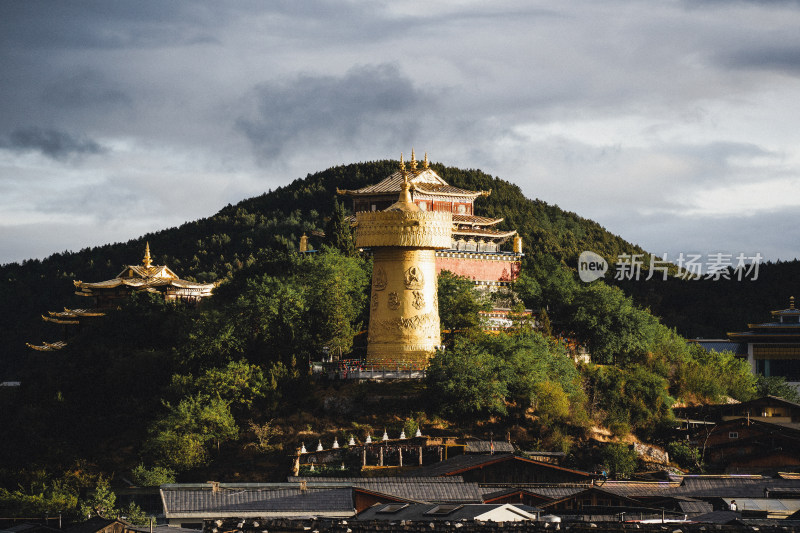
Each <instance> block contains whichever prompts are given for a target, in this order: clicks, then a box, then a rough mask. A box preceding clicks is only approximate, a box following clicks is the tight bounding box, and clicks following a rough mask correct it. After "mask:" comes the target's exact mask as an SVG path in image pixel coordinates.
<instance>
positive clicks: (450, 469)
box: [408, 453, 591, 479]
mask: <svg viewBox="0 0 800 533" xmlns="http://www.w3.org/2000/svg"><path fill="white" fill-rule="evenodd" d="M502 461H521V462H523V463H528V464H531V465H536V466H540V467H542V468H546V469H552V470H560V471H564V472H570V473H574V474H580V475H582V476H586V479H589V478H590V477H591V474H589V473H588V472H581V471H580V470H572V469H569V468H564V467H561V466H557V465H554V464H550V463H543V462H541V461H535V460H533V459H526V458H524V457H519V456H516V455H513V454H510V453H495V454H493V455H473V454H469V455H457V456H456V457H452V458H450V459H445V460H444V461H440V462H438V463H434V464H431V465H428V466H423V467H421V468H416V469H414V470H413V471H410V472H409V473H408V475H409V476H446V475H451V474H460V473H461V472H464V471H467V470H472V469H474V468H479V467H482V466H484V465H490V464H493V463H498V462H502Z"/></svg>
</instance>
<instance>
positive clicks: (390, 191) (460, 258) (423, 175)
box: [336, 150, 523, 288]
mask: <svg viewBox="0 0 800 533" xmlns="http://www.w3.org/2000/svg"><path fill="white" fill-rule="evenodd" d="M409 163H410V165H409V169H407V170H406V169H405V167H404V166H403V168H401V169H400V170H398V171H397V172H395V173H394V174H392V175H391V176H389V177H387V178H386V179H384V180H383V181H381V182H380V183H377V184H374V185H368V186H366V187H362V188H360V189H355V190H342V189H337V191H336V192H337V193H339V194H342V195H346V196H350V197H351V198H352V199H353V212H354V213H363V212H379V211H382V210H384V209H387V208H388V207H389V206H391V205H392V204H394V203H395V202H396V201H397V198H398V195H399V194H400V192H401V188H402V184H403V182H404V180H407V181H408V184H409V192H410V198H411V202H412V203H414V205H415V206H416V207H417V208H419V210H420V211H423V212H424V211H431V212H438V213H449V214H450V215H451V216H452V231H451V238H450V242H449V243H447V244H446V245H445V246H442V247H441V248H439V249H437V250H436V271H437V273H438V272H441V271H442V270H449V271H450V272H452V273H454V274H456V275H459V276H465V277H467V278H469V279H471V280H473V281H474V282H475V284H476V285H484V286H489V288H493V287H497V286H504V285H509V284H510V283H511V282H513V281H514V280H515V279H516V278H517V276H519V270H520V261H521V259H522V255H523V254H522V239H521V238H520V237H519V236H518V235H517V232H516V231H515V230H499V229H496V228H495V227H496V226H497V225H498V224H499V223H501V222H502V221H503V219H502V218H488V217H481V216H477V215H476V214H475V200H476V199H478V198H481V197H485V196H489V195H490V194H491V192H492V191H491V190H489V191H470V190H466V189H460V188H458V187H454V186H452V185H449V184H448V183H447V182H446V181H445V180H443V179H442V178H441V177H440V176H439V175H438V174H436V172H435V171H434V170H433V169H432V168H430V164H429V162H428V155H427V154H425V159H424V161H423V162H422V164H421V166H420V165H419V164H418V163H417V161H416V159H415V156H414V151H413V150H412V152H411V161H410V162H409ZM356 216H358V215H356ZM510 239H512V240H513V241H512V242H513V246H512V250H511V251H501V250H500V247H501V245H503V244H504V243H506V242H507V241H509V240H510Z"/></svg>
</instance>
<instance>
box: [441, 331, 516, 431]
mask: <svg viewBox="0 0 800 533" xmlns="http://www.w3.org/2000/svg"><path fill="white" fill-rule="evenodd" d="M426 379H427V384H428V391H430V392H431V397H432V398H431V399H432V400H433V401H434V402H435V403H436V405H438V408H439V410H440V411H441V412H442V413H443V414H445V415H446V416H451V417H454V418H455V419H457V420H461V421H465V422H466V421H467V420H475V419H476V418H477V417H485V416H490V415H493V414H506V412H507V410H506V404H505V397H506V395H507V394H508V388H507V386H506V384H505V382H504V381H503V380H502V379H501V378H500V376H499V373H498V369H497V359H496V358H495V357H493V356H492V355H491V354H489V353H487V352H486V351H485V350H483V349H482V348H481V347H480V346H478V345H477V344H476V343H474V342H471V341H470V339H469V338H467V337H464V336H459V337H456V339H455V343H454V346H453V348H452V349H451V350H444V351H438V352H436V355H435V356H434V357H433V359H431V363H430V366H429V367H428V371H427V375H426Z"/></svg>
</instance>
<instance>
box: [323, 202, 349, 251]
mask: <svg viewBox="0 0 800 533" xmlns="http://www.w3.org/2000/svg"><path fill="white" fill-rule="evenodd" d="M325 236H326V240H327V242H328V244H329V245H330V246H332V247H334V248H336V249H337V250H339V251H340V252H342V254H344V255H345V256H347V257H353V256H354V255H355V253H356V247H355V242H354V241H353V232H352V231H351V230H350V216H349V215H348V214H347V210H346V209H345V207H344V204H343V203H339V200H338V199H336V198H334V200H333V213H332V214H331V219H330V221H329V222H328V227H327V228H325Z"/></svg>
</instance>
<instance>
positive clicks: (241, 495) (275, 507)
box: [161, 484, 355, 518]
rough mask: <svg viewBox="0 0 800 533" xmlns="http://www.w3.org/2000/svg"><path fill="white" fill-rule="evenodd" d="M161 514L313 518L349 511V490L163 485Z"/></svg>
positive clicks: (351, 505)
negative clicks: (279, 514)
mask: <svg viewBox="0 0 800 533" xmlns="http://www.w3.org/2000/svg"><path fill="white" fill-rule="evenodd" d="M161 498H162V501H163V504H164V512H165V514H166V515H167V517H168V518H169V517H170V516H171V515H172V516H174V515H192V516H198V515H201V514H203V513H216V514H218V515H220V516H223V515H235V514H236V513H252V512H259V513H263V514H264V515H267V514H268V513H271V512H295V513H298V515H315V514H321V513H326V512H342V513H346V512H348V511H350V512H352V511H353V510H354V508H355V506H354V504H353V493H352V490H351V489H349V488H346V487H342V488H327V489H314V488H308V489H305V490H301V488H300V487H299V486H298V487H270V486H264V487H258V485H253V486H252V487H236V486H235V485H234V486H228V487H220V489H219V490H217V491H213V490H211V488H210V487H209V488H191V487H189V488H185V487H183V486H181V485H180V484H174V485H162V486H161Z"/></svg>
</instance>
